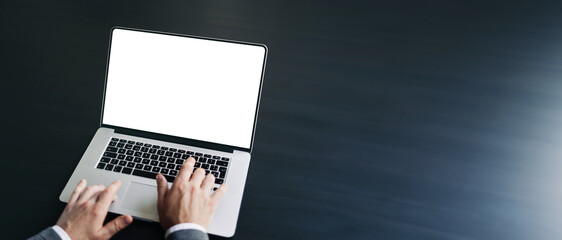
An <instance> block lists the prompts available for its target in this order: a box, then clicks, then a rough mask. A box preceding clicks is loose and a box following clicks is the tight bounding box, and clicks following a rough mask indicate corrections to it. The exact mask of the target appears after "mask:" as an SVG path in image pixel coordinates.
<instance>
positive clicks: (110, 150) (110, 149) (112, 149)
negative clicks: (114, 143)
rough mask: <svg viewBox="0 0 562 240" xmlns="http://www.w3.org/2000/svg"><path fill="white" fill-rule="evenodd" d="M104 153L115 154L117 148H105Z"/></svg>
mask: <svg viewBox="0 0 562 240" xmlns="http://www.w3.org/2000/svg"><path fill="white" fill-rule="evenodd" d="M105 151H108V152H117V148H115V147H107V148H106V149H105Z"/></svg>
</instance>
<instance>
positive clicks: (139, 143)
mask: <svg viewBox="0 0 562 240" xmlns="http://www.w3.org/2000/svg"><path fill="white" fill-rule="evenodd" d="M135 145H139V146H142V145H143V143H141V142H137V143H135Z"/></svg>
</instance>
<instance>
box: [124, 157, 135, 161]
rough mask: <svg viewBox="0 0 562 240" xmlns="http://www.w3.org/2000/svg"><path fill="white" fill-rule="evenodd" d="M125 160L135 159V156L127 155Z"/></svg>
mask: <svg viewBox="0 0 562 240" xmlns="http://www.w3.org/2000/svg"><path fill="white" fill-rule="evenodd" d="M125 160H127V161H133V156H127V157H126V158H125Z"/></svg>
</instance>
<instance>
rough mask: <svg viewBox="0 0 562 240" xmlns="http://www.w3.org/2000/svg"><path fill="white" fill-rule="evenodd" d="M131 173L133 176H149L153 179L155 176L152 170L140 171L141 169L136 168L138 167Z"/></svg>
mask: <svg viewBox="0 0 562 240" xmlns="http://www.w3.org/2000/svg"><path fill="white" fill-rule="evenodd" d="M133 175H135V176H140V177H146V178H151V179H155V178H156V173H153V172H146V171H142V170H138V169H135V171H133Z"/></svg>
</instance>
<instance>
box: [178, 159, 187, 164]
mask: <svg viewBox="0 0 562 240" xmlns="http://www.w3.org/2000/svg"><path fill="white" fill-rule="evenodd" d="M184 162H185V161H184V160H182V159H176V164H179V165H182V164H183V163H184Z"/></svg>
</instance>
